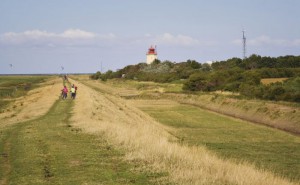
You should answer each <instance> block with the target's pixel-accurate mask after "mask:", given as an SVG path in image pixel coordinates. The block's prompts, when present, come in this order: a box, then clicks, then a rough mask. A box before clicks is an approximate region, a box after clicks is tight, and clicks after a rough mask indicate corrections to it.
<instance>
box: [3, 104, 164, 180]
mask: <svg viewBox="0 0 300 185" xmlns="http://www.w3.org/2000/svg"><path fill="white" fill-rule="evenodd" d="M73 103H74V101H71V100H69V99H68V100H64V101H63V100H58V101H57V102H56V103H55V104H54V106H53V107H52V108H51V109H50V111H49V112H48V113H47V114H46V115H45V116H43V117H41V118H39V119H36V120H33V121H28V122H23V123H18V124H16V125H13V126H11V127H8V128H6V129H5V130H1V131H0V133H1V135H0V154H1V155H0V164H4V165H0V184H30V185H32V184H64V185H66V184H72V185H74V184H99V183H100V184H155V182H157V180H158V179H160V178H161V177H162V176H165V175H166V174H159V173H152V172H149V171H145V170H135V169H137V168H141V166H140V165H139V164H135V163H128V162H125V161H124V159H123V157H124V152H123V151H121V150H117V149H115V148H114V147H113V146H112V145H110V144H109V143H108V142H107V141H106V140H105V138H102V137H101V136H93V135H89V134H85V133H83V132H82V131H81V130H80V129H79V128H75V127H73V126H72V124H71V122H70V121H69V118H70V116H71V113H70V112H71V109H72V107H73Z"/></svg>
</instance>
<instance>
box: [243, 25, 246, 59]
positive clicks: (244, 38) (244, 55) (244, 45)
mask: <svg viewBox="0 0 300 185" xmlns="http://www.w3.org/2000/svg"><path fill="white" fill-rule="evenodd" d="M243 59H246V37H245V30H243Z"/></svg>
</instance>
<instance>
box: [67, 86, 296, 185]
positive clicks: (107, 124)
mask: <svg viewBox="0 0 300 185" xmlns="http://www.w3.org/2000/svg"><path fill="white" fill-rule="evenodd" d="M75 83H76V84H77V85H78V87H79V90H78V97H77V99H76V100H75V101H76V102H75V107H74V115H73V117H72V121H73V124H74V126H77V127H80V128H82V129H83V130H85V131H86V132H89V133H94V134H102V135H105V136H106V137H107V138H108V139H109V141H111V142H113V144H115V145H116V146H119V147H124V148H125V149H126V150H127V155H126V156H127V159H128V160H138V161H140V162H141V163H144V164H145V165H148V166H151V167H152V169H155V170H163V171H168V172H169V174H170V176H169V181H172V182H175V183H177V184H243V185H247V184H249V185H250V184H251V185H252V184H256V185H260V184H261V185H267V184H272V185H276V184H278V185H285V184H293V183H291V182H289V181H287V180H284V179H282V178H280V177H276V176H274V175H273V174H271V173H269V172H266V171H262V170H258V169H255V168H254V167H253V166H252V165H249V164H236V163H234V162H231V161H224V160H221V159H219V158H217V157H216V156H215V155H214V154H212V153H210V152H209V151H207V150H206V149H205V148H204V147H188V146H182V145H180V144H178V143H176V142H174V138H173V137H172V136H170V135H169V134H168V133H167V132H166V129H165V127H163V126H162V125H161V124H159V123H157V122H156V121H155V120H153V119H152V118H151V117H149V116H148V115H146V114H144V113H143V112H141V111H140V110H138V109H137V108H135V107H134V106H133V105H131V104H128V103H127V102H126V101H124V100H123V99H121V98H120V97H117V96H115V95H111V94H107V93H99V92H97V91H95V90H93V89H91V88H89V87H87V86H85V85H83V84H81V83H78V82H75ZM97 86H98V84H97ZM103 92H106V91H105V90H103Z"/></svg>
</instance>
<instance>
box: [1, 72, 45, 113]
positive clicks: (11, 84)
mask: <svg viewBox="0 0 300 185" xmlns="http://www.w3.org/2000/svg"><path fill="white" fill-rule="evenodd" d="M48 78H50V76H0V111H1V109H3V108H5V107H6V105H8V104H9V102H10V101H13V99H14V98H18V97H21V96H24V95H26V93H27V92H28V91H29V90H32V89H34V88H37V87H38V86H39V84H40V83H41V82H44V81H45V80H46V79H48Z"/></svg>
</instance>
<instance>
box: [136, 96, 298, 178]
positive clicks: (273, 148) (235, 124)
mask: <svg viewBox="0 0 300 185" xmlns="http://www.w3.org/2000/svg"><path fill="white" fill-rule="evenodd" d="M155 102H156V103H151V101H150V100H146V101H145V103H144V104H140V105H139V106H140V108H141V109H142V110H143V111H145V112H147V113H148V114H150V115H151V116H152V117H154V118H156V119H157V120H158V121H159V122H161V123H163V124H165V125H168V126H170V127H171V128H173V129H172V131H171V132H172V134H173V135H175V136H176V137H177V138H178V139H179V141H180V142H182V143H183V144H188V145H192V146H195V145H196V146H198V145H200V146H206V147H207V148H208V149H209V150H212V151H214V152H215V153H217V154H218V155H219V156H220V157H222V158H229V159H232V160H237V161H247V162H249V163H254V164H255V165H256V166H257V167H259V168H262V169H267V170H269V171H272V172H274V173H275V174H277V175H279V176H284V177H286V178H289V179H292V180H294V181H296V182H299V181H300V163H299V161H300V138H299V137H298V136H294V135H291V134H288V133H285V132H282V131H279V130H276V129H272V128H269V127H265V126H261V125H256V124H252V123H248V122H244V121H241V120H237V119H232V118H229V117H226V116H222V115H218V114H216V113H212V112H209V111H205V110H203V109H199V108H197V107H193V106H189V105H176V106H174V105H171V106H160V105H159V104H158V103H157V102H159V100H158V101H155Z"/></svg>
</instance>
